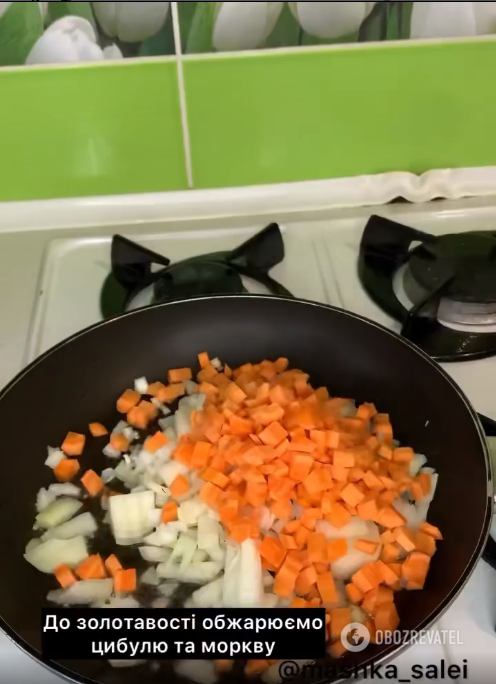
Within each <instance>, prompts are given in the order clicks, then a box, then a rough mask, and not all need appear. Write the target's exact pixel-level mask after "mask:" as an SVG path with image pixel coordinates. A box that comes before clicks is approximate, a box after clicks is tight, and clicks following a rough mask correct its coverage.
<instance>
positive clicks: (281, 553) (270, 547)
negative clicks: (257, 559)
mask: <svg viewBox="0 0 496 684" xmlns="http://www.w3.org/2000/svg"><path fill="white" fill-rule="evenodd" d="M259 553H260V555H261V556H262V558H265V560H267V561H268V562H269V563H270V564H271V565H272V566H273V567H274V568H280V567H281V565H282V564H283V562H284V559H285V558H286V554H287V550H286V549H284V548H283V546H282V545H281V543H280V542H279V541H278V540H277V539H274V538H273V537H264V539H263V541H262V543H261V544H260V547H259Z"/></svg>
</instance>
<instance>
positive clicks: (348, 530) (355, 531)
mask: <svg viewBox="0 0 496 684" xmlns="http://www.w3.org/2000/svg"><path fill="white" fill-rule="evenodd" d="M316 530H317V532H321V533H322V534H325V536H326V538H327V539H328V540H329V541H334V540H336V539H350V538H352V537H355V538H360V539H362V538H365V537H366V536H367V534H369V533H370V526H369V525H368V523H367V522H366V521H365V520H362V519H361V518H359V517H358V516H355V517H353V518H352V519H351V520H350V522H349V523H348V524H347V525H345V526H344V527H341V528H337V527H334V526H333V525H331V523H329V522H327V521H326V520H319V521H318V522H317V525H316Z"/></svg>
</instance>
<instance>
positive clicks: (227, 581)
mask: <svg viewBox="0 0 496 684" xmlns="http://www.w3.org/2000/svg"><path fill="white" fill-rule="evenodd" d="M240 575H241V548H240V547H239V546H233V545H232V544H229V545H228V546H227V551H226V559H225V566H224V588H223V592H222V605H223V606H224V607H225V608H237V607H238V596H239V577H240Z"/></svg>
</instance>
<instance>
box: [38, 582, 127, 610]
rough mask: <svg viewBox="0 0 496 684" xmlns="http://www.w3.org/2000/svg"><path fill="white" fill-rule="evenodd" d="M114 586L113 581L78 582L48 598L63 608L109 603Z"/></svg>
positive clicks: (53, 593)
mask: <svg viewBox="0 0 496 684" xmlns="http://www.w3.org/2000/svg"><path fill="white" fill-rule="evenodd" d="M113 586H114V581H113V580H111V579H104V580H86V581H84V582H76V584H73V585H72V586H70V587H69V588H68V589H59V590H57V591H51V592H50V593H49V594H48V597H47V598H48V600H49V601H51V602H52V603H58V604H59V605H62V606H84V605H90V604H91V603H101V602H105V601H108V599H109V598H110V597H111V596H112V591H113Z"/></svg>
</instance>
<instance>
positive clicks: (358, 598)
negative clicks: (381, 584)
mask: <svg viewBox="0 0 496 684" xmlns="http://www.w3.org/2000/svg"><path fill="white" fill-rule="evenodd" d="M345 594H346V598H347V599H348V601H350V603H354V604H355V605H357V606H359V605H360V603H361V602H362V601H363V597H364V594H363V592H361V591H360V589H359V588H358V587H357V586H356V585H355V584H353V583H350V584H347V585H346V588H345Z"/></svg>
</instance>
